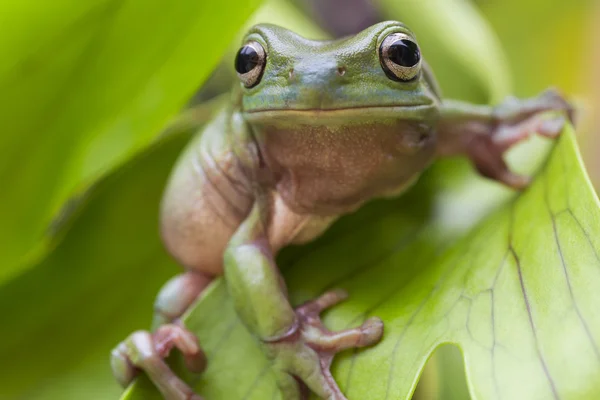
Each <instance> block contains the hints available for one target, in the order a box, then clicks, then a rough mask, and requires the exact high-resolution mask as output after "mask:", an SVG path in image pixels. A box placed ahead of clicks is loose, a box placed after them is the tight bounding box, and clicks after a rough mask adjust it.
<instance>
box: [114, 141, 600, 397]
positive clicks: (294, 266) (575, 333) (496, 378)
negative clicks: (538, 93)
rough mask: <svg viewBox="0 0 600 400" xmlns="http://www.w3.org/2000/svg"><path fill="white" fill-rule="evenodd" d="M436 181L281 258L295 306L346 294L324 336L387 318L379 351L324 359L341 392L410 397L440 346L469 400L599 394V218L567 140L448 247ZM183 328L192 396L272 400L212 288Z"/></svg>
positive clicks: (241, 333) (224, 302)
mask: <svg viewBox="0 0 600 400" xmlns="http://www.w3.org/2000/svg"><path fill="white" fill-rule="evenodd" d="M436 175H437V176H436ZM443 177H444V171H440V170H438V171H437V172H434V173H432V174H430V175H429V176H428V177H426V179H425V181H424V182H422V183H421V184H420V185H419V186H418V187H417V188H416V189H415V190H413V191H411V192H410V193H408V194H407V195H406V196H404V197H402V198H400V199H397V200H393V201H383V202H377V203H373V204H371V205H369V206H367V207H366V208H364V209H363V210H361V211H359V212H358V213H357V214H354V215H352V216H349V217H347V218H345V219H343V220H342V221H340V222H339V223H338V224H336V225H335V226H334V227H333V228H332V229H331V230H330V231H329V232H328V233H327V234H326V235H325V236H324V237H323V238H322V239H320V240H318V241H316V242H314V243H312V244H310V245H308V246H307V247H304V248H302V249H298V248H294V249H290V250H289V251H287V252H284V253H283V254H282V255H281V257H279V265H280V266H281V268H282V270H283V271H284V275H285V278H286V282H287V283H288V285H289V290H290V297H291V299H292V302H293V303H294V304H299V303H301V302H303V301H305V300H307V299H310V298H312V297H314V296H316V295H318V294H319V293H322V292H323V291H324V290H326V289H327V288H331V287H343V288H345V289H347V290H348V291H349V292H350V293H351V298H350V300H349V301H347V302H346V303H344V304H343V305H340V306H338V307H336V308H335V309H334V310H333V311H332V312H330V313H328V314H327V315H326V318H325V321H326V323H327V325H328V326H329V327H330V328H332V329H343V328H347V327H351V326H354V325H358V324H360V323H361V322H362V321H364V320H365V319H366V318H367V317H369V316H371V315H377V316H380V317H382V318H383V320H384V321H385V323H386V334H385V337H384V340H383V341H382V342H381V343H380V344H378V345H376V346H374V347H372V348H370V349H366V350H364V351H357V352H348V353H346V354H344V355H342V356H340V357H338V358H337V360H336V362H335V363H334V375H335V377H336V378H337V380H338V382H340V384H341V386H342V388H343V390H344V391H345V392H346V394H347V395H348V397H349V398H350V399H364V398H377V399H386V398H387V399H392V398H394V399H396V398H408V397H409V395H410V393H411V392H412V390H413V389H414V386H415V383H416V380H417V378H418V376H419V373H420V370H421V368H422V367H423V365H424V363H425V362H426V360H427V358H428V356H429V354H430V353H431V352H432V351H433V350H434V349H435V348H436V347H438V346H440V345H441V344H443V343H455V344H456V345H458V346H459V347H460V348H461V349H462V351H463V353H464V356H465V363H466V368H467V379H468V381H469V385H470V387H471V390H472V395H473V396H474V397H475V398H493V397H508V398H553V397H557V398H558V397H560V398H572V399H579V398H595V397H597V396H598V395H600V385H599V384H598V382H600V379H599V377H600V353H599V352H598V345H597V342H598V341H599V340H600V313H599V312H598V309H597V307H595V305H596V304H598V302H599V301H600V298H599V296H600V295H599V294H598V293H600V291H599V290H598V289H599V288H600V258H599V256H598V251H600V241H599V240H598V239H597V238H598V237H600V236H599V234H600V211H599V209H598V201H597V199H596V197H595V195H594V193H593V190H592V189H591V187H590V184H589V181H588V180H587V177H586V176H585V173H584V170H583V167H582V164H581V161H580V158H579V155H578V153H577V150H576V145H575V142H574V137H573V132H572V131H571V130H567V131H566V132H565V133H564V135H563V136H562V138H561V139H560V142H559V143H558V145H557V146H556V147H555V148H554V150H553V152H552V154H551V157H550V159H549V161H548V163H547V164H546V165H545V167H544V168H543V170H542V171H541V173H540V174H539V175H538V176H537V179H536V180H535V182H534V184H533V185H532V186H531V187H530V188H529V189H528V190H527V191H526V192H524V193H523V194H522V195H520V196H518V197H516V198H515V199H514V200H512V201H510V202H509V203H508V204H506V205H504V206H503V207H501V208H500V209H498V210H497V211H496V212H494V213H493V214H492V215H490V216H489V217H488V218H487V219H486V220H485V221H484V222H483V223H481V224H479V225H478V226H477V227H476V228H475V229H473V230H471V232H470V233H469V235H468V236H467V237H465V238H464V239H462V240H460V241H458V242H457V243H454V244H452V245H451V246H450V247H448V244H449V243H452V242H453V237H452V236H448V235H449V233H450V232H452V231H453V229H448V226H447V224H446V223H445V222H444V221H445V217H444V214H445V213H447V212H450V211H452V210H453V207H446V206H445V205H444V204H439V200H440V196H441V198H444V193H443V190H442V192H441V193H439V192H437V191H435V190H434V188H435V187H437V182H436V181H439V180H443ZM359 226H360V229H356V228H357V227H359ZM184 320H185V322H186V324H187V325H188V326H189V327H190V328H191V329H192V330H193V331H194V332H195V333H197V334H198V336H199V338H200V340H201V343H202V344H203V346H204V348H205V350H206V352H207V354H208V357H209V368H208V370H207V372H206V373H205V374H203V375H202V377H201V378H200V381H199V382H198V384H197V385H196V387H197V388H198V390H199V392H200V393H202V394H204V395H205V396H206V397H207V398H209V399H211V400H218V399H238V398H239V399H242V398H244V399H265V398H266V399H270V398H277V394H276V390H275V384H274V381H273V378H272V376H271V374H270V370H269V368H268V362H267V361H266V359H265V358H264V357H263V356H262V355H261V354H260V351H259V349H258V346H257V345H256V342H255V340H254V339H253V338H252V337H251V336H250V335H249V333H248V332H247V331H246V330H245V329H244V327H243V326H242V325H241V323H240V322H239V321H238V319H237V317H236V315H235V313H234V311H233V308H232V304H231V302H230V299H229V297H228V295H227V292H226V288H225V285H224V284H223V282H218V283H216V284H215V285H214V286H212V288H211V290H209V291H208V293H206V294H205V295H204V296H203V298H202V299H201V300H200V301H199V302H198V303H197V304H196V306H195V307H194V308H193V309H192V310H191V311H190V312H189V313H188V314H187V315H186V316H185V318H184ZM234 381H235V385H232V384H231V383H232V382H234ZM524 382H527V383H526V384H525V383H524ZM151 388H152V385H151V384H150V383H149V382H148V381H147V380H145V379H140V380H139V382H137V383H136V384H135V385H134V386H133V388H132V389H130V390H129V391H128V393H127V395H126V396H125V397H124V399H129V400H131V399H142V398H143V399H149V398H152V397H151V395H150V393H151V392H152V389H151Z"/></svg>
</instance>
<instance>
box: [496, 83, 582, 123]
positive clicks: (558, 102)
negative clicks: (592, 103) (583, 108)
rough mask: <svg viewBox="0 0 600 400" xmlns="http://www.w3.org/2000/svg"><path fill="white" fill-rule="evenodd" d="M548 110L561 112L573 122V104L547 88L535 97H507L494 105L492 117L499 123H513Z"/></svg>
mask: <svg viewBox="0 0 600 400" xmlns="http://www.w3.org/2000/svg"><path fill="white" fill-rule="evenodd" d="M550 111H557V112H563V113H565V114H566V115H567V117H568V118H569V120H570V121H571V122H572V123H574V122H575V110H574V108H573V106H572V105H571V104H570V103H569V102H568V101H567V100H565V98H564V96H563V95H562V94H561V93H560V92H559V91H557V90H556V89H548V90H546V91H544V92H542V93H541V94H540V95H538V96H536V97H532V98H529V99H524V100H519V99H516V98H514V97H510V98H507V99H506V100H505V101H504V102H502V103H500V104H499V105H498V106H496V107H494V109H493V117H494V119H495V120H496V121H497V122H499V123H505V124H510V125H515V124H517V123H520V122H522V121H525V120H527V119H529V118H531V117H533V116H535V115H539V114H542V113H546V112H550Z"/></svg>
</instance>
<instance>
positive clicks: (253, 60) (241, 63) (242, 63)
mask: <svg viewBox="0 0 600 400" xmlns="http://www.w3.org/2000/svg"><path fill="white" fill-rule="evenodd" d="M257 65H258V53H257V52H256V50H254V48H253V47H251V46H244V47H242V48H241V49H240V51H238V53H237V56H235V70H236V71H237V72H238V73H240V74H245V73H247V72H250V71H252V70H253V69H254V67H256V66H257Z"/></svg>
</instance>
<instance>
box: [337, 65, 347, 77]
mask: <svg viewBox="0 0 600 400" xmlns="http://www.w3.org/2000/svg"><path fill="white" fill-rule="evenodd" d="M337 74H338V75H339V76H344V75H346V67H343V66H342V67H338V69H337Z"/></svg>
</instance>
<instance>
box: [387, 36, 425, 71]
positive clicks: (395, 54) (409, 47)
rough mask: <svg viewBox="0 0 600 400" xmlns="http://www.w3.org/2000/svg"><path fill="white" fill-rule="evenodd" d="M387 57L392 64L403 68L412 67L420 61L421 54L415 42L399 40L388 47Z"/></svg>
mask: <svg viewBox="0 0 600 400" xmlns="http://www.w3.org/2000/svg"><path fill="white" fill-rule="evenodd" d="M388 57H389V59H390V60H391V61H392V62H393V63H394V64H398V65H400V66H403V67H414V66H415V65H417V64H418V63H419V61H420V60H421V52H420V51H419V46H417V44H416V43H415V42H413V41H410V40H408V39H400V40H397V41H395V42H394V43H392V44H391V45H390V48H389V50H388Z"/></svg>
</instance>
